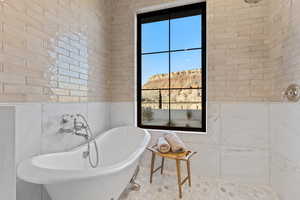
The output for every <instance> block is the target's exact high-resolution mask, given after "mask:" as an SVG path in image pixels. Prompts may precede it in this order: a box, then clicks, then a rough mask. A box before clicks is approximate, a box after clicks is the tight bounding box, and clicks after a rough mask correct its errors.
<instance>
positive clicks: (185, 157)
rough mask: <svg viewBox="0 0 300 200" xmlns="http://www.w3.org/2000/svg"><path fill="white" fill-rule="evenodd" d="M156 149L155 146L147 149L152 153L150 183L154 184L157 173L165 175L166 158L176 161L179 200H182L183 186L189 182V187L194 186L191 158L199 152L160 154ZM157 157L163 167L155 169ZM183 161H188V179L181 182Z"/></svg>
mask: <svg viewBox="0 0 300 200" xmlns="http://www.w3.org/2000/svg"><path fill="white" fill-rule="evenodd" d="M155 147H156V145H154V146H152V147H147V149H148V150H149V151H151V152H152V158H151V168H150V183H152V178H153V174H154V173H155V172H157V171H158V170H160V173H161V174H163V171H164V163H165V158H169V159H173V160H176V170H177V182H178V190H179V198H182V185H183V184H184V183H185V182H186V181H187V180H188V181H189V186H190V187H191V186H192V180H191V165H190V158H191V157H192V156H193V155H195V154H196V153H197V152H193V151H186V152H182V153H160V152H159V151H158V150H157V149H156V148H155ZM156 155H158V156H160V157H161V165H160V166H159V167H158V168H156V169H154V164H155V156H156ZM181 161H186V167H187V174H188V175H187V177H186V178H184V179H183V180H181V168H180V167H181V163H180V162H181Z"/></svg>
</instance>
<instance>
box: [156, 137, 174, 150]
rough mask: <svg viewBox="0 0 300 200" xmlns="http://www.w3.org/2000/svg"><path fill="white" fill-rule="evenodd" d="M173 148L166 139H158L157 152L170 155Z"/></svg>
mask: <svg viewBox="0 0 300 200" xmlns="http://www.w3.org/2000/svg"><path fill="white" fill-rule="evenodd" d="M170 149H171V147H170V144H169V143H168V142H167V140H166V139H165V138H164V137H159V138H158V139H157V150H158V151H159V152H161V153H168V152H169V151H170Z"/></svg>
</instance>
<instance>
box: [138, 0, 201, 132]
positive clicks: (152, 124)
mask: <svg viewBox="0 0 300 200" xmlns="http://www.w3.org/2000/svg"><path fill="white" fill-rule="evenodd" d="M137 22H138V23H137V26H138V27H137V34H138V35H137V120H138V126H139V127H141V128H149V129H167V130H180V131H206V3H205V2H203V3H197V4H192V5H186V6H181V7H175V8H170V9H165V10H160V11H155V12H150V13H143V14H139V15H138V16H137Z"/></svg>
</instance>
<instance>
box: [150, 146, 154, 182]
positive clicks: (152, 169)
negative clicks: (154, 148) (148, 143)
mask: <svg viewBox="0 0 300 200" xmlns="http://www.w3.org/2000/svg"><path fill="white" fill-rule="evenodd" d="M154 163H155V153H153V152H152V158H151V168H150V183H152V177H153V171H154Z"/></svg>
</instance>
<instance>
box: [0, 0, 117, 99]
mask: <svg viewBox="0 0 300 200" xmlns="http://www.w3.org/2000/svg"><path fill="white" fill-rule="evenodd" d="M110 4H111V2H110V1H106V0H84V1H82V0H22V1H19V0H4V1H3V0H2V1H0V102H82V101H84V102H86V101H89V102H91V101H108V100H109V99H110V90H109V87H110V84H109V82H110V81H109V80H110V78H109V77H110V35H111V34H110V32H111V31H110V27H111V26H110V24H111V16H110V13H111V12H110Z"/></svg>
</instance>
